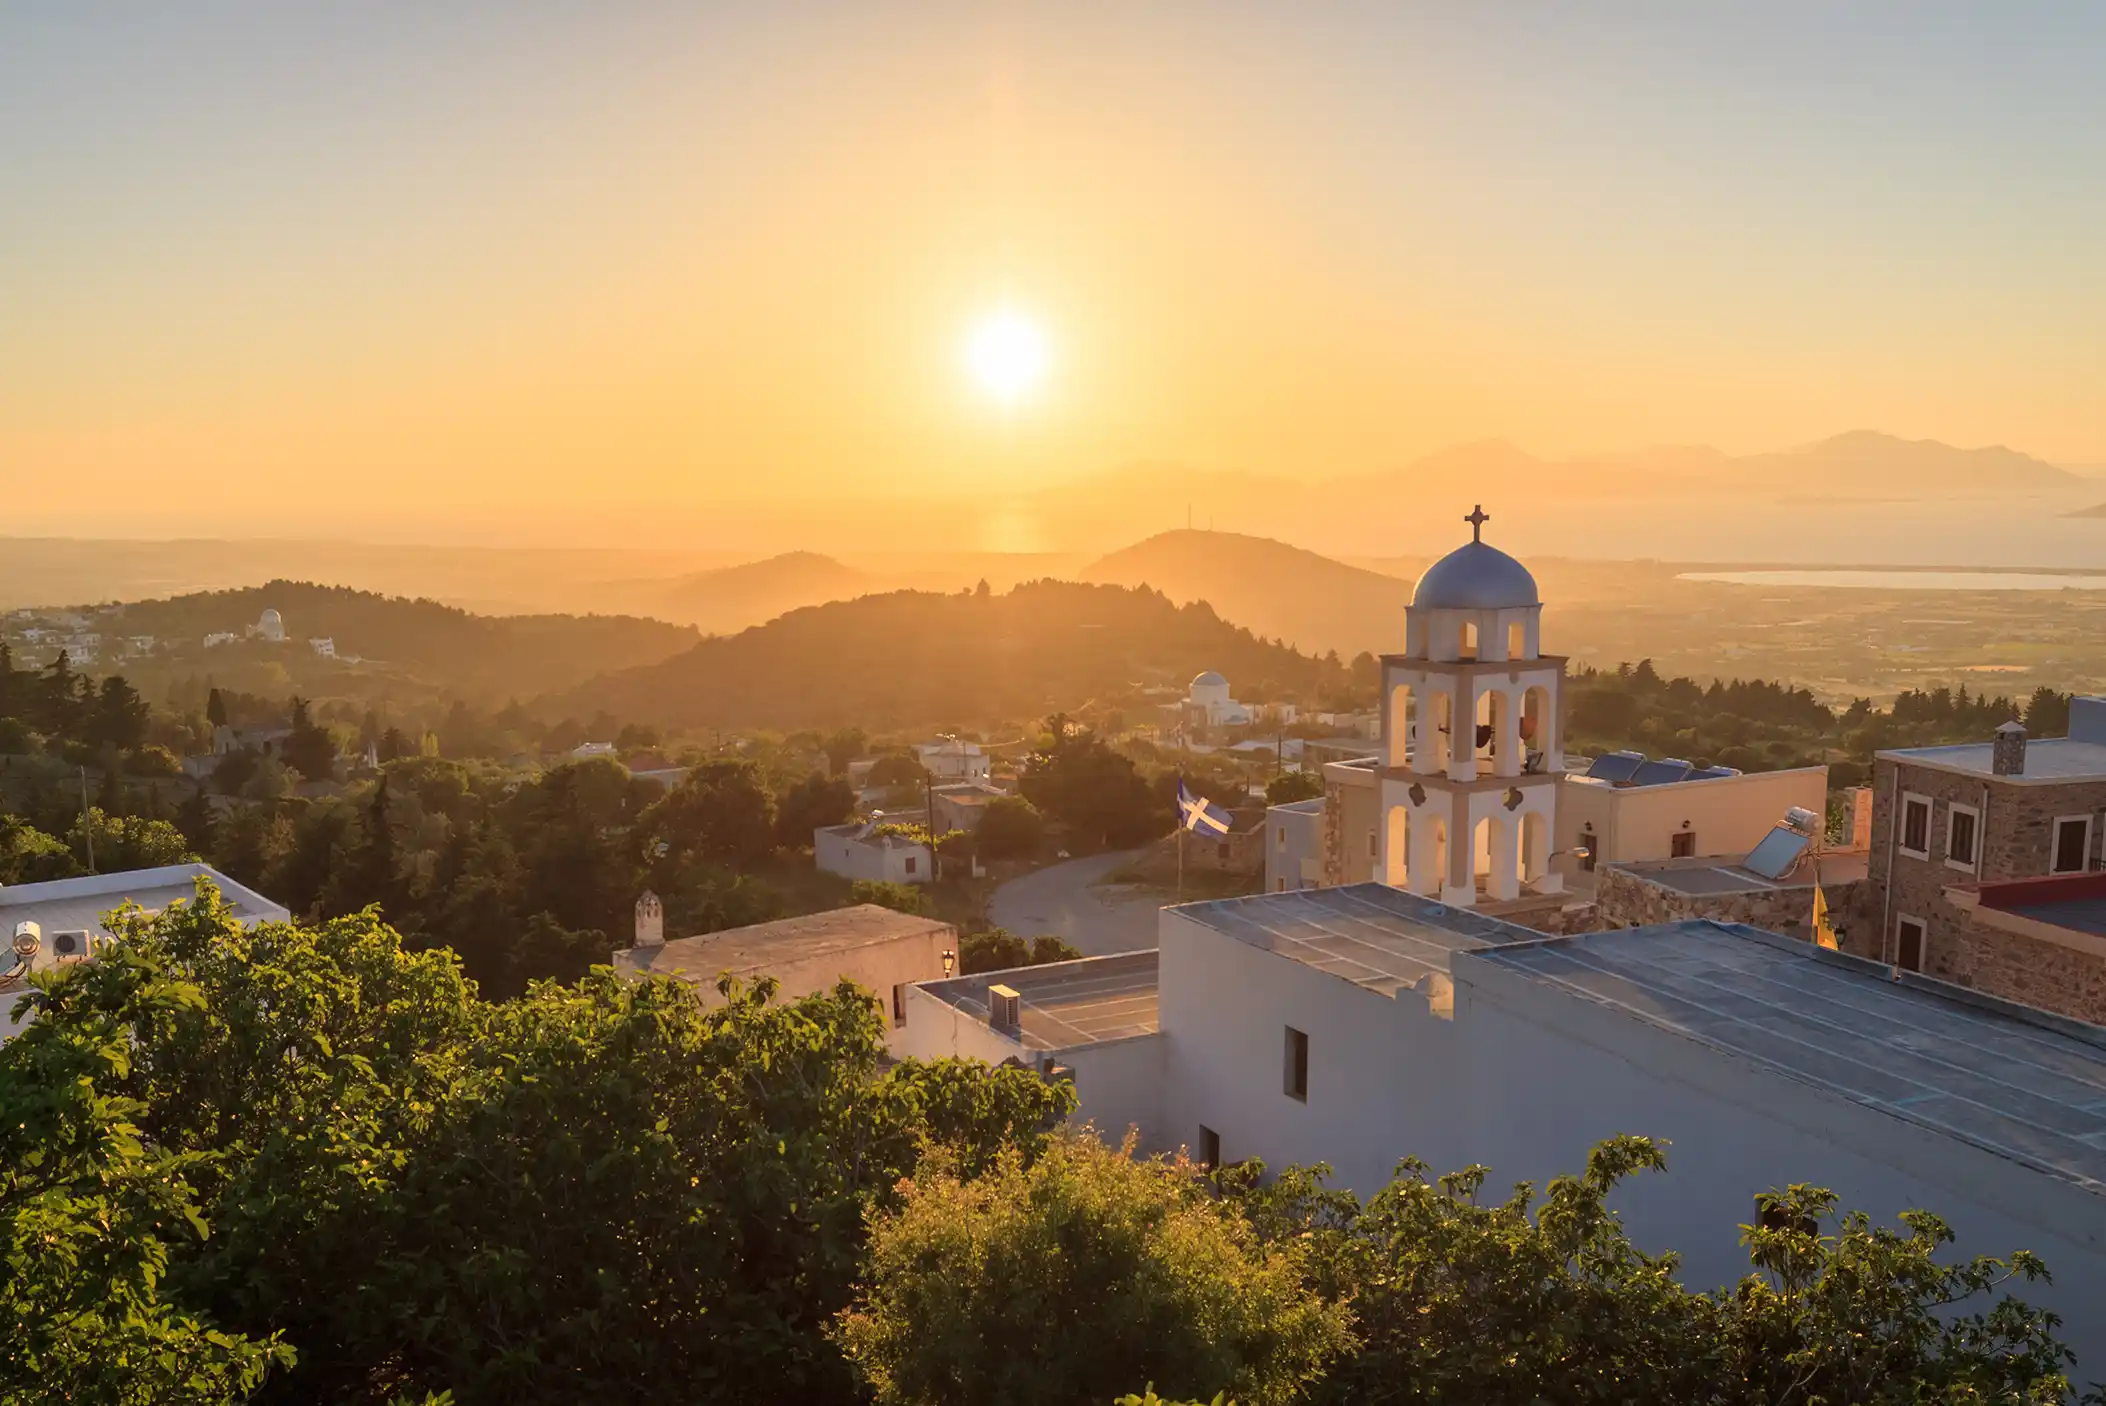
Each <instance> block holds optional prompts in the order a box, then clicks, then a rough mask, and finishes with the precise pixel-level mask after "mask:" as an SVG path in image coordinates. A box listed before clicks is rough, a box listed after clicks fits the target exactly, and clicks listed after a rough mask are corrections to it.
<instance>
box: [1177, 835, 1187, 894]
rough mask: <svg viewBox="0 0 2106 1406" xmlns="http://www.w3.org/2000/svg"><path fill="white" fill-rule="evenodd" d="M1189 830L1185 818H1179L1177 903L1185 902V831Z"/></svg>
mask: <svg viewBox="0 0 2106 1406" xmlns="http://www.w3.org/2000/svg"><path fill="white" fill-rule="evenodd" d="M1188 828H1189V827H1188V826H1186V824H1185V822H1184V818H1183V817H1182V816H1180V817H1178V822H1177V901H1178V902H1179V903H1183V902H1184V901H1185V831H1186V829H1188Z"/></svg>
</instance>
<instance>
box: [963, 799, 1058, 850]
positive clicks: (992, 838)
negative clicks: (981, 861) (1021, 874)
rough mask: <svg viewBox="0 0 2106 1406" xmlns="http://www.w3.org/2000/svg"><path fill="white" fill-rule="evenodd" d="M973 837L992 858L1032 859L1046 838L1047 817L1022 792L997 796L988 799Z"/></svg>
mask: <svg viewBox="0 0 2106 1406" xmlns="http://www.w3.org/2000/svg"><path fill="white" fill-rule="evenodd" d="M973 839H974V840H975V842H977V843H978V845H979V846H980V853H981V854H982V855H984V856H986V857H987V858H989V859H1029V858H1031V857H1032V856H1033V855H1036V854H1037V853H1038V851H1039V849H1040V847H1041V846H1043V845H1044V844H1045V842H1046V819H1045V817H1044V816H1042V815H1040V814H1039V812H1038V807H1037V806H1035V805H1033V804H1031V802H1030V801H1028V800H1025V799H1024V798H1023V797H1022V796H997V797H996V798H995V799H993V800H991V801H989V802H988V803H987V813H986V814H985V815H983V816H981V817H980V828H979V829H978V830H976V831H974V832H973Z"/></svg>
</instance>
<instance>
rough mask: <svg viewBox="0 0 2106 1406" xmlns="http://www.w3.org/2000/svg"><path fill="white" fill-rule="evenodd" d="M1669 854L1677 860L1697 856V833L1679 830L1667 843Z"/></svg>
mask: <svg viewBox="0 0 2106 1406" xmlns="http://www.w3.org/2000/svg"><path fill="white" fill-rule="evenodd" d="M1667 852H1668V853H1669V854H1670V855H1672V856H1673V857H1674V858H1676V859H1690V858H1693V857H1694V856H1695V854H1696V831H1694V830H1677V831H1675V833H1674V838H1673V839H1671V840H1669V841H1668V843H1667Z"/></svg>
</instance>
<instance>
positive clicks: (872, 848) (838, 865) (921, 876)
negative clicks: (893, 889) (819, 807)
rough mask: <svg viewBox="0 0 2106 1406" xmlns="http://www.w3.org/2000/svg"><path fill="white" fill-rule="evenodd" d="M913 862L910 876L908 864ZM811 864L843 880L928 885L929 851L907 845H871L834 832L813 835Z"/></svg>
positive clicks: (824, 831) (819, 832)
mask: <svg viewBox="0 0 2106 1406" xmlns="http://www.w3.org/2000/svg"><path fill="white" fill-rule="evenodd" d="M910 859H911V860H913V862H914V868H913V872H911V873H910V872H908V869H907V862H908V860H910ZM812 862H813V863H814V864H816V865H817V866H818V867H819V868H820V869H822V870H824V871H825V872H826V873H829V874H839V875H840V876H841V877H842V878H844V879H882V880H885V881H887V882H889V883H895V884H925V883H927V882H929V847H928V846H927V845H913V844H906V843H895V844H889V845H888V844H870V843H868V842H866V841H863V840H858V839H854V838H853V837H852V836H851V835H847V834H841V833H837V832H836V831H834V830H830V829H829V830H814V831H813V832H812Z"/></svg>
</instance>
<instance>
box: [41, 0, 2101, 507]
mask: <svg viewBox="0 0 2106 1406" xmlns="http://www.w3.org/2000/svg"><path fill="white" fill-rule="evenodd" d="M433 8H434V7H428V6H408V5H402V6H379V7H345V8H344V9H342V10H339V11H337V12H336V13H334V14H330V15H317V14H303V15H291V14H286V13H283V12H282V11H281V9H279V8H277V7H272V8H244V7H238V6H224V5H212V6H195V7H190V6H184V7H169V6H147V5H140V6H137V7H134V8H132V9H130V10H128V11H127V10H123V9H119V10H117V11H114V12H108V13H105V12H102V11H98V12H97V15H96V18H94V19H93V20H90V19H89V18H88V17H86V16H82V15H77V14H73V13H69V11H70V10H71V7H59V8H58V9H57V10H54V11H52V12H48V13H47V14H45V15H42V16H39V17H36V18H31V17H26V16H25V15H23V14H22V13H20V12H19V11H12V10H11V11H9V12H7V13H6V14H4V15H0V489H4V490H5V503H6V506H7V507H8V508H9V509H11V510H12V512H13V514H14V515H15V516H14V525H13V526H10V525H9V524H8V523H7V522H0V532H5V531H9V530H39V531H50V530H64V529H71V530H74V531H79V532H81V533H84V534H91V533H93V532H95V531H97V530H103V531H115V530H125V531H134V530H146V529H150V528H152V527H153V526H155V525H157V524H160V525H166V526H167V527H169V528H170V529H171V530H178V529H181V530H190V529H194V528H195V527H196V526H197V525H198V524H200V523H211V524H217V525H218V526H219V527H220V529H221V530H223V531H228V532H239V533H246V532H265V531H269V532H284V531H288V530H305V531H336V530H342V531H353V532H381V533H384V534H385V535H389V536H394V537H408V538H415V537H418V536H445V535H453V534H458V533H460V532H462V531H463V530H465V527H466V526H467V525H473V526H475V527H476V528H478V529H482V530H486V532H487V533H494V534H498V535H502V534H504V533H507V532H517V533H519V534H522V535H526V536H534V537H537V538H544V539H545V538H548V537H551V536H561V537H568V538H574V539H582V540H591V541H612V540H621V539H622V537H623V535H624V534H625V533H630V532H643V533H644V534H645V535H651V536H654V537H659V538H662V537H664V536H666V535H669V534H670V535H675V536H678V537H680V538H681V539H683V540H702V539H706V538H707V537H708V534H709V526H708V525H709V521H710V513H711V509H712V507H713V506H715V505H721V504H724V503H726V502H732V501H748V500H754V499H780V500H787V501H790V502H792V503H798V502H804V501H809V500H811V499H813V498H814V497H815V496H834V497H878V496H897V495H903V494H911V495H915V496H931V497H936V498H939V499H941V498H948V497H955V496H958V495H965V494H975V493H980V492H984V491H1000V490H1002V489H1004V488H1008V487H1019V486H1022V487H1028V486H1035V485H1039V484H1043V483H1046V482H1050V481H1054V480H1057V479H1060V478H1064V477H1069V476H1074V475H1081V474H1087V473H1091V472H1096V471H1099V470H1102V469H1104V468H1107V467H1109V466H1112V465H1115V464H1119V463H1122V462H1126V461H1130V460H1135V459H1150V460H1165V461H1177V462H1184V463H1190V464H1196V465H1201V466H1205V467H1210V468H1223V469H1241V470H1246V471H1253V472H1265V473H1286V474H1294V475H1303V476H1310V477H1316V476H1322V475H1329V474H1339V473H1359V472H1367V471H1370V470H1374V469H1380V468H1386V467H1390V466H1393V465H1395V464H1398V463H1401V462H1403V461H1404V460H1406V459H1409V458H1411V457H1414V456H1416V455H1418V454H1420V453H1423V452H1426V451H1428V450H1431V449H1434V448H1438V447H1440V446H1442V445H1446V444H1451V443H1455V442H1458V441H1464V440H1471V439H1477V438H1484V437H1488V436H1504V437H1507V438H1510V439H1513V440H1515V441H1516V442H1518V443H1521V444H1523V445H1525V446H1527V447H1528V448H1530V449H1533V450H1535V451H1537V452H1540V453H1562V452H1571V451H1584V450H1592V449H1606V448H1615V447H1627V446H1636V445H1642V444H1651V443H1683V442H1708V443H1713V444H1717V445H1720V446H1721V447H1724V448H1726V449H1729V450H1735V451H1746V450H1755V449H1765V448H1773V447H1779V446H1781V445H1785V444H1789V443H1794V442H1799V441H1803V440H1807V439H1812V438H1815V437H1817V436H1820V435H1825V434H1829V433H1833V432H1836V431H1839V430H1843V429H1850V428H1856V427H1873V428H1879V429H1884V430H1888V431H1891V432H1894V433H1897V434H1902V435H1906V436H1910V437H1934V438H1941V439H1945V440H1949V441H1952V442H1956V443H1962V444H1978V443H1988V442H1998V441H2001V442H2005V443H2009V444H2012V445H2014V446H2016V447H2018V448H2021V449H2025V450H2027V451H2029V452H2033V453H2036V454H2040V455H2042V456H2044V457H2048V458H2051V459H2057V460H2061V461H2065V462H2079V463H2087V462H2088V463H2106V396H2102V395H2100V394H2099V392H2098V387H2099V386H2100V385H2101V384H2106V333H2102V331H2101V329H2102V328H2106V269H2102V261H2101V260H2100V258H2099V257H2098V253H2097V250H2098V247H2099V244H2098V241H2099V234H2098V232H2099V230H2100V229H2101V228H2106V221H2102V218H2101V217H2102V215H2106V194H2102V192H2106V180H2102V179H2101V177H2102V174H2106V171H2102V163H2106V156H2102V154H2101V151H2100V149H2099V146H2098V143H2097V142H2096V133H2097V132H2098V131H2100V130H2106V98H2102V97H2101V96H2100V92H2101V86H2102V85H2099V84H2097V83H2096V82H2095V81H2093V78H2094V75H2092V74H2090V73H2089V72H2088V71H2087V68H2086V60H2085V59H2084V57H2083V56H2084V55H2085V54H2087V53H2088V54H2091V55H2094V56H2095V55H2096V54H2097V53H2098V52H2100V45H2099V43H2098V40H2099V39H2100V37H2101V34H2100V28H2099V26H2100V23H2101V21H2100V20H2099V19H2098V18H2097V17H2096V16H2095V15H2093V14H2089V13H2084V12H2074V13H2070V12H2064V11H2060V10H2058V11H2055V12H2052V13H2050V12H2048V11H2046V10H2043V11H2041V12H2040V13H2039V14H2038V15H2037V16H2035V17H2034V19H2035V20H2036V21H2037V22H2035V23H2032V24H2022V23H2013V22H2011V21H2010V17H2009V15H2008V14H2005V15H2004V17H2003V18H2002V19H1999V18H1998V15H1997V14H1994V13H1991V12H1990V11H1988V10H1972V11H1971V7H1955V8H1953V9H1951V10H1945V9H1943V8H1941V7H1937V6H1902V5H1892V6H1879V5H1866V6H1860V7H1851V8H1850V10H1849V12H1848V15H1847V17H1846V16H1842V15H1840V14H1838V13H1836V7H1832V6H1812V5H1808V6H1803V7H1802V6H1798V5H1780V6H1775V7H1767V8H1766V9H1765V11H1764V13H1763V14H1761V15H1759V16H1747V15H1744V16H1741V17H1739V18H1737V19H1732V20H1726V19H1720V18H1714V17H1711V16H1709V15H1708V14H1707V15H1706V16H1701V17H1700V16H1696V15H1692V14H1690V13H1689V11H1690V9H1691V8H1692V7H1686V6H1668V5H1660V6H1651V7H1643V6H1635V5H1627V6H1619V7H1614V8H1613V9H1612V10H1610V11H1609V12H1607V15H1608V17H1606V18H1605V17H1603V16H1602V15H1596V16H1594V17H1593V18H1591V19H1588V20H1586V21H1580V20H1577V19H1575V18H1573V17H1571V16H1570V15H1569V14H1568V13H1567V12H1566V11H1565V10H1564V9H1563V8H1561V7H1552V6H1536V5H1516V6H1511V7H1497V8H1498V14H1497V16H1495V17H1482V16H1480V17H1458V16H1456V15H1453V14H1450V13H1447V12H1448V11H1449V10H1450V9H1451V8H1453V7H1433V6H1428V7H1409V6H1398V7H1357V8H1354V9H1351V10H1348V9H1345V8H1343V7H1340V8H1335V9H1334V8H1326V7H1306V8H1305V7H1281V6H1270V5H1268V6H1257V5H1238V4H1222V5H1211V4H1210V5H1200V4H1197V3H1193V4H1161V5H1141V4H1110V3H1105V4H1077V5H1072V6H1062V7H1036V8H1034V7H1024V6H1021V5H1000V4H997V5H963V4H956V5H953V4H938V3H930V4H925V5H914V6H900V7H890V6H873V5H838V6H835V5H799V4H784V5H780V6H767V7H758V6H756V7H709V8H708V9H707V10H706V11H705V7H692V6H665V7H653V6H633V5H632V6H589V7H588V6H571V5H543V4H510V5H495V4H492V5H487V6H484V5H463V6H449V7H444V10H445V13H444V14H443V15H434V14H432V13H429V11H430V10H432V9H433ZM171 9H180V10H181V11H182V13H181V14H171V13H170V10H171ZM1904 18H1906V21H1907V22H1906V23H1904V22H1903V21H1904ZM2057 25H2060V26H2064V27H2065V29H2066V30H2068V31H2069V32H2057V31H2056V26H2057ZM1003 304H1008V305H1011V306H1015V307H1018V308H1021V309H1026V310H1029V311H1031V312H1032V313H1034V314H1035V315H1036V316H1037V317H1038V318H1039V319H1040V320H1041V321H1042V323H1043V325H1044V327H1045V329H1046V331H1047V334H1048V336H1049V338H1050V339H1051V341H1052V343H1053V346H1054V349H1055V360H1054V364H1053V367H1052V371H1051V374H1050V376H1049V379H1048V381H1047V383H1046V384H1045V385H1044V386H1043V387H1042V390H1041V393H1040V394H1039V395H1038V396H1036V397H1035V398H1033V399H1032V400H1030V401H1029V402H1027V403H1026V404H1024V405H1021V406H1019V407H1017V408H1014V409H1011V410H1007V411H1004V410H1001V409H999V408H998V407H996V406H994V405H993V404H991V403H990V402H989V401H988V400H987V398H986V397H984V396H983V395H980V394H978V393H977V392H976V390H975V388H974V386H973V385H972V383H971V382H970V381H969V380H968V379H967V378H966V377H965V376H964V375H963V374H962V373H961V371H960V368H959V364H958V363H959V346H960V342H961V340H962V339H963V337H964V336H965V334H966V331H967V329H968V327H969V326H970V324H971V323H972V321H973V319H974V318H975V317H976V316H978V315H980V314H981V313H983V312H985V311H986V310H988V309H990V308H993V307H996V306H1000V305H1003ZM704 544H708V543H706V542H705V543H704Z"/></svg>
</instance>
